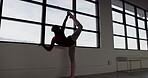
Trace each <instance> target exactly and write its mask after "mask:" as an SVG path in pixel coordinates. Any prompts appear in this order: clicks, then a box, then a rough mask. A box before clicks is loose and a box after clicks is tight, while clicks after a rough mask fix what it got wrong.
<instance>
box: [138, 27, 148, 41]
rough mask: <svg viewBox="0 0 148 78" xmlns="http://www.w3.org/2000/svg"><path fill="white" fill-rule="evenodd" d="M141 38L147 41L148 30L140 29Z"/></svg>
mask: <svg viewBox="0 0 148 78" xmlns="http://www.w3.org/2000/svg"><path fill="white" fill-rule="evenodd" d="M139 38H142V39H147V37H146V30H142V29H139Z"/></svg>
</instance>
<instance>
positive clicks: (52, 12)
mask: <svg viewBox="0 0 148 78" xmlns="http://www.w3.org/2000/svg"><path fill="white" fill-rule="evenodd" d="M66 15H67V11H62V10H58V9H53V8H47V15H46V23H48V24H54V25H60V26H61V25H62V24H63V21H64V19H65V17H66ZM66 26H68V27H73V21H72V19H68V20H67V22H66Z"/></svg>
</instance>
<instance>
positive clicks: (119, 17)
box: [112, 11, 123, 22]
mask: <svg viewBox="0 0 148 78" xmlns="http://www.w3.org/2000/svg"><path fill="white" fill-rule="evenodd" d="M112 18H113V21H118V22H123V17H122V14H121V13H118V12H115V11H112Z"/></svg>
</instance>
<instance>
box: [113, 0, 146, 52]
mask: <svg viewBox="0 0 148 78" xmlns="http://www.w3.org/2000/svg"><path fill="white" fill-rule="evenodd" d="M118 1H121V3H122V7H121V8H122V9H123V11H122V10H119V9H116V8H113V7H112V12H113V11H114V12H118V13H120V14H122V16H123V18H122V19H123V23H121V22H118V21H114V20H113V21H112V22H113V23H117V24H121V25H124V32H125V33H124V35H125V36H124V35H119V34H114V33H113V38H114V36H117V37H124V38H125V43H124V44H125V47H123V48H116V47H114V49H123V50H144V49H141V45H140V40H143V41H147V46H146V47H147V49H145V50H146V51H147V50H148V40H147V39H148V36H147V35H146V39H142V38H140V35H139V33H140V31H139V30H145V31H146V33H145V34H147V33H148V29H147V26H148V25H147V17H148V16H147V15H146V13H147V12H148V11H147V10H145V9H143V8H141V7H139V6H136V5H134V4H132V3H129V2H127V1H124V0H118ZM125 4H128V5H131V6H132V7H134V14H130V13H128V12H126V8H125V7H126V6H125ZM111 5H113V4H111ZM137 9H141V10H142V11H144V16H145V17H144V18H140V17H138V16H137V15H138V12H137ZM126 15H129V16H131V17H134V18H135V26H133V25H130V24H127V22H126ZM138 20H142V21H144V27H145V28H141V27H138ZM127 27H133V28H136V36H137V37H130V36H128V35H127ZM128 39H136V40H137V49H130V48H128V47H129V46H128ZM114 46H115V44H114Z"/></svg>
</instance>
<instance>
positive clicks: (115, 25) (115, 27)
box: [113, 23, 125, 35]
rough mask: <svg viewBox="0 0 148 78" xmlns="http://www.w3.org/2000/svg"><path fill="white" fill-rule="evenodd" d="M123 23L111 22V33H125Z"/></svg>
mask: <svg viewBox="0 0 148 78" xmlns="http://www.w3.org/2000/svg"><path fill="white" fill-rule="evenodd" d="M124 31H125V30H124V25H122V24H118V23H113V33H114V34H118V35H125V32H124Z"/></svg>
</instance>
